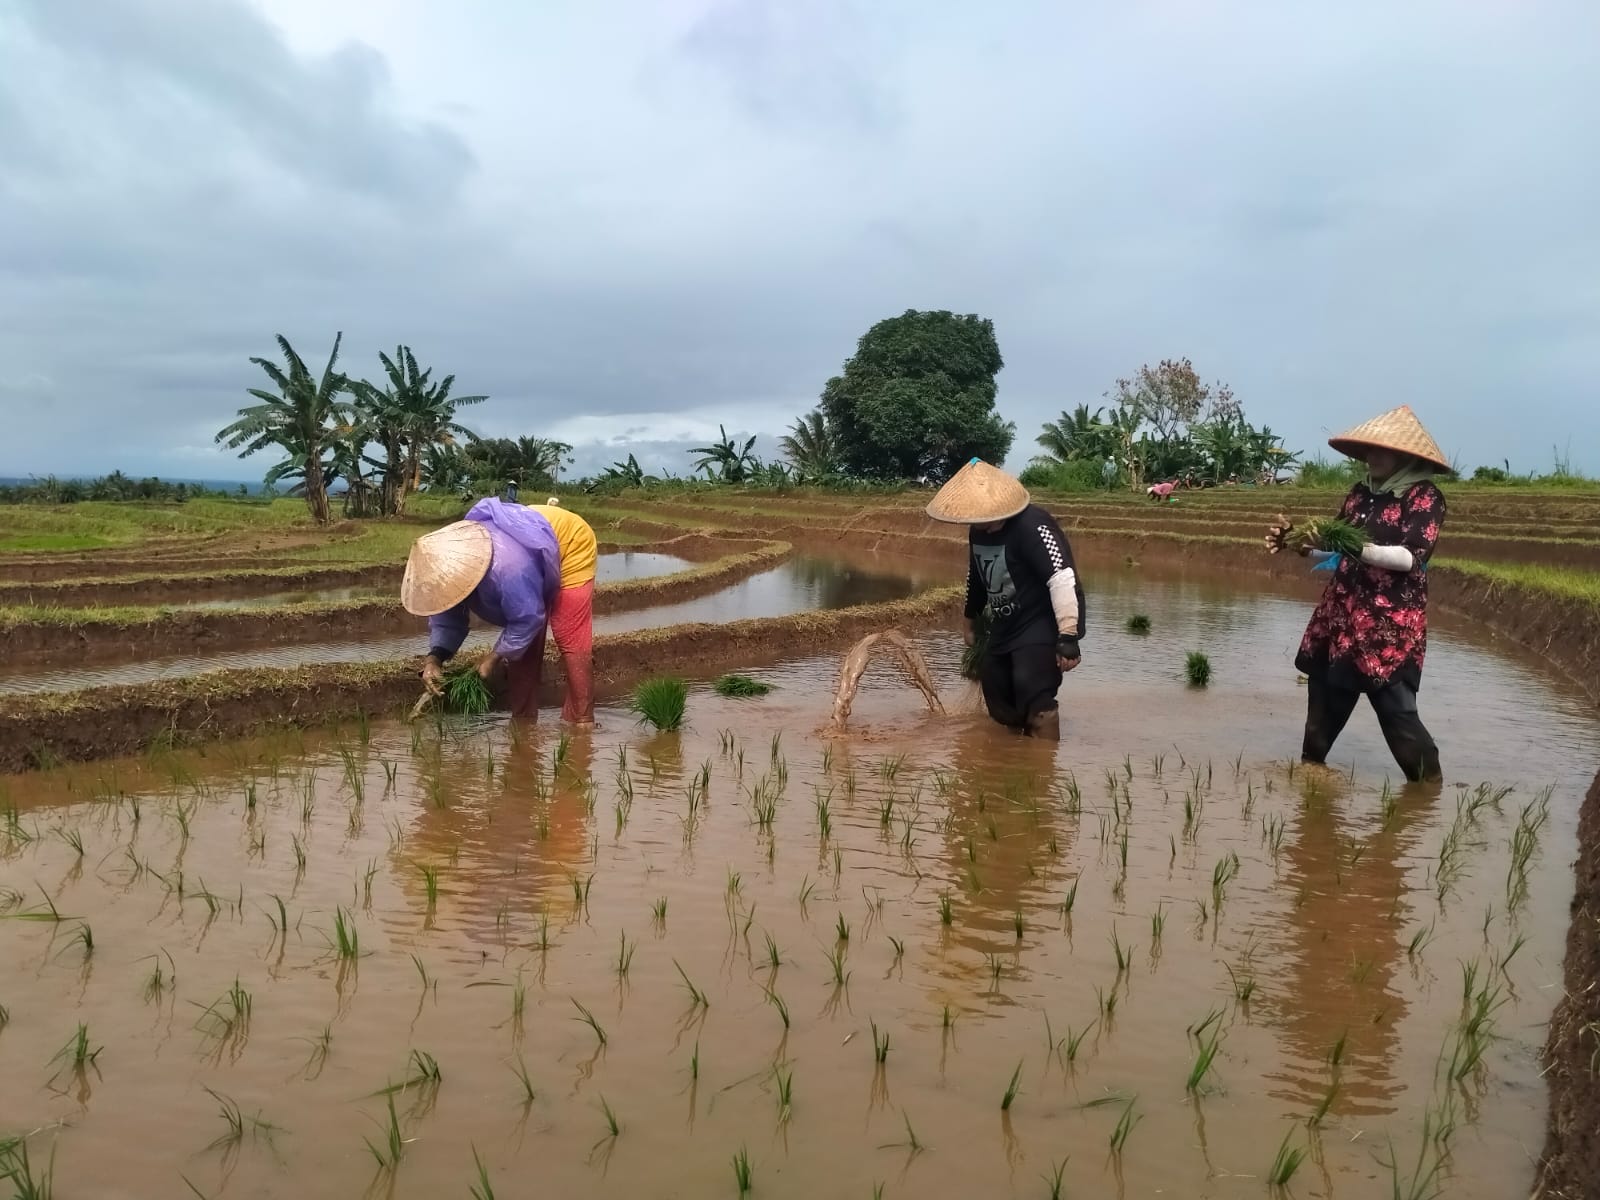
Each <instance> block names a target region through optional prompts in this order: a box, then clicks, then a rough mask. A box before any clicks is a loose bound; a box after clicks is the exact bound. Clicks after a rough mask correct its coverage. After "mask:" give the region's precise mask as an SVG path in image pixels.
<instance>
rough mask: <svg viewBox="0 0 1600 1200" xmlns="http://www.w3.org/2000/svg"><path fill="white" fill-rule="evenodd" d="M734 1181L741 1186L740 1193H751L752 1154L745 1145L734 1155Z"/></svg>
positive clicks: (744, 1194) (742, 1194) (743, 1194)
mask: <svg viewBox="0 0 1600 1200" xmlns="http://www.w3.org/2000/svg"><path fill="white" fill-rule="evenodd" d="M733 1181H734V1183H736V1184H738V1186H739V1195H741V1196H747V1195H749V1194H750V1186H751V1185H750V1154H749V1152H748V1151H747V1150H746V1149H745V1148H744V1147H743V1146H740V1147H739V1153H737V1154H735V1155H734V1156H733Z"/></svg>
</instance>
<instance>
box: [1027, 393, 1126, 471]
mask: <svg viewBox="0 0 1600 1200" xmlns="http://www.w3.org/2000/svg"><path fill="white" fill-rule="evenodd" d="M1104 412H1105V409H1103V408H1097V409H1095V410H1094V412H1092V413H1091V412H1090V411H1089V406H1088V405H1087V404H1080V405H1078V407H1077V408H1075V409H1073V410H1072V411H1071V412H1070V413H1068V412H1063V413H1062V414H1061V417H1060V419H1059V420H1056V421H1050V422H1047V423H1046V424H1045V427H1044V431H1043V432H1042V433H1040V434H1039V437H1038V438H1037V441H1038V443H1039V445H1041V446H1043V447H1044V449H1045V452H1046V453H1047V454H1049V455H1050V456H1051V457H1052V458H1054V459H1056V460H1057V461H1059V462H1072V461H1073V460H1074V459H1080V458H1107V457H1109V454H1108V443H1109V441H1110V437H1111V427H1110V426H1108V425H1107V424H1106V423H1105V422H1104V421H1102V420H1101V419H1100V417H1101V415H1102V414H1103V413H1104Z"/></svg>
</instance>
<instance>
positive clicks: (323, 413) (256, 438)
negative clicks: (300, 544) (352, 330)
mask: <svg viewBox="0 0 1600 1200" xmlns="http://www.w3.org/2000/svg"><path fill="white" fill-rule="evenodd" d="M343 340H344V334H342V333H340V334H337V335H335V337H334V339H333V352H332V353H331V354H329V355H328V365H327V366H326V367H325V368H323V371H322V378H321V379H320V380H318V379H317V378H315V377H314V376H313V375H312V374H311V371H310V370H309V368H307V366H306V364H305V360H304V359H302V358H301V357H300V355H299V354H297V353H296V352H295V348H294V347H293V346H291V345H290V344H289V339H288V338H286V337H284V336H283V335H282V334H281V333H280V334H279V335H278V348H279V349H280V350H282V351H283V365H282V366H279V365H278V364H277V363H275V362H273V361H272V360H271V359H267V358H252V359H251V360H250V361H251V362H253V363H255V365H256V366H258V367H260V368H261V369H262V370H263V371H265V372H266V374H267V378H269V379H271V380H272V382H273V384H274V385H275V386H276V388H277V394H276V395H274V394H273V393H272V392H269V391H267V390H266V389H264V388H247V389H245V390H246V391H248V392H249V394H250V395H252V396H254V397H255V398H256V400H257V401H258V403H256V404H252V405H248V406H246V407H244V408H241V409H240V410H239V417H238V419H237V420H236V421H234V422H233V423H232V424H230V425H226V426H224V427H223V428H222V430H221V431H220V432H218V434H217V441H219V442H223V443H225V444H226V445H227V447H228V449H230V450H238V451H239V457H240V458H245V457H247V456H248V455H251V454H254V453H255V452H256V451H257V450H264V449H266V448H267V447H268V446H277V447H279V448H280V449H282V450H283V451H284V452H285V453H286V454H287V456H288V457H287V460H286V461H285V462H284V463H281V464H279V466H277V467H275V468H274V469H273V471H274V474H275V475H276V477H277V478H283V477H286V476H288V475H291V474H298V475H300V476H301V478H302V480H303V487H304V489H305V497H306V505H307V507H309V508H310V509H311V516H312V518H313V519H314V520H315V521H317V523H318V524H322V525H325V524H327V522H328V489H327V484H326V482H325V480H324V477H323V473H324V468H323V461H322V456H323V454H324V452H325V451H326V450H327V449H328V447H329V444H330V442H331V441H332V439H333V438H334V437H335V436H336V430H337V429H339V428H340V427H341V426H345V425H348V424H349V421H350V411H349V405H348V404H347V403H345V402H344V401H343V400H342V399H341V397H342V396H344V394H345V393H346V392H348V391H349V390H350V380H349V379H348V378H346V377H345V376H344V375H342V374H341V373H340V372H338V371H337V370H335V369H334V368H335V367H336V365H337V364H338V362H339V343H340V342H341V341H343ZM240 447H243V449H240Z"/></svg>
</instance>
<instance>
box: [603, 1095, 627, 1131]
mask: <svg viewBox="0 0 1600 1200" xmlns="http://www.w3.org/2000/svg"><path fill="white" fill-rule="evenodd" d="M600 1111H601V1112H602V1113H604V1114H605V1118H606V1128H607V1129H608V1130H609V1131H610V1133H611V1136H612V1137H616V1136H617V1135H618V1134H619V1133H621V1132H622V1123H621V1122H620V1121H618V1120H617V1114H616V1113H615V1112H613V1111H612V1110H611V1105H610V1104H608V1103H607V1102H606V1098H605V1096H604V1095H602V1096H601V1097H600Z"/></svg>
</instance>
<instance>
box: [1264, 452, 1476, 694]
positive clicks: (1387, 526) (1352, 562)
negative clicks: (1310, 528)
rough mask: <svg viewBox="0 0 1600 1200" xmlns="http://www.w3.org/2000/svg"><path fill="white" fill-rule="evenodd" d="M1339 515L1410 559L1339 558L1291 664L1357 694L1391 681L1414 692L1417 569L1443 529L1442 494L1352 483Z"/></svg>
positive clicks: (1418, 652) (1422, 645) (1419, 626)
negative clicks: (1407, 563) (1399, 567)
mask: <svg viewBox="0 0 1600 1200" xmlns="http://www.w3.org/2000/svg"><path fill="white" fill-rule="evenodd" d="M1339 516H1340V517H1341V518H1343V519H1344V520H1346V521H1348V522H1350V524H1352V525H1354V526H1356V528H1358V529H1364V530H1366V533H1367V537H1368V539H1369V540H1370V541H1371V542H1372V544H1373V545H1375V546H1404V547H1405V548H1406V549H1407V550H1409V551H1411V555H1412V557H1413V558H1414V559H1415V560H1416V562H1415V565H1414V566H1413V567H1412V569H1411V570H1410V571H1406V572H1401V571H1389V570H1385V569H1384V568H1382V567H1373V566H1368V565H1367V564H1366V563H1363V562H1361V561H1360V560H1359V559H1352V558H1349V557H1346V558H1343V559H1341V560H1340V561H1339V565H1338V567H1337V568H1336V569H1335V571H1334V575H1333V578H1332V579H1331V580H1329V582H1328V588H1327V590H1326V591H1325V592H1324V593H1323V594H1322V601H1321V603H1319V604H1318V605H1317V610H1316V612H1314V613H1312V614H1311V624H1310V625H1309V626H1307V627H1306V635H1305V638H1304V640H1303V641H1302V642H1301V643H1300V653H1299V655H1298V657H1296V659H1295V666H1296V667H1298V668H1299V669H1300V670H1301V671H1303V672H1305V673H1306V674H1307V675H1324V676H1326V678H1327V679H1328V681H1329V682H1330V683H1332V684H1334V685H1335V686H1338V687H1345V688H1350V689H1353V690H1355V691H1363V692H1366V691H1375V690H1377V689H1379V688H1383V687H1386V686H1388V685H1389V684H1391V683H1394V682H1396V681H1399V682H1402V683H1405V684H1406V685H1408V686H1409V687H1411V688H1413V689H1415V688H1416V687H1418V686H1419V685H1420V684H1421V682H1422V659H1423V656H1424V654H1425V653H1426V652H1427V648H1428V576H1427V573H1426V572H1425V571H1424V570H1423V567H1424V566H1425V565H1426V563H1427V561H1428V559H1429V558H1430V557H1431V556H1432V555H1433V548H1434V545H1435V544H1436V543H1437V542H1438V540H1439V528H1440V526H1442V525H1443V524H1444V516H1445V502H1444V495H1443V493H1441V492H1440V491H1439V489H1438V488H1437V487H1435V486H1434V485H1433V483H1431V482H1428V481H1424V482H1422V483H1416V484H1412V485H1411V487H1409V488H1407V489H1406V491H1405V494H1404V495H1402V496H1400V497H1399V498H1398V499H1397V498H1396V497H1395V496H1394V495H1393V494H1392V493H1389V492H1378V493H1376V494H1374V493H1373V491H1372V490H1371V489H1370V488H1368V486H1367V485H1366V484H1365V483H1358V484H1356V486H1355V487H1354V488H1352V489H1351V491H1350V494H1349V495H1348V496H1346V497H1345V501H1344V507H1343V508H1341V509H1340V510H1339Z"/></svg>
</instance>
